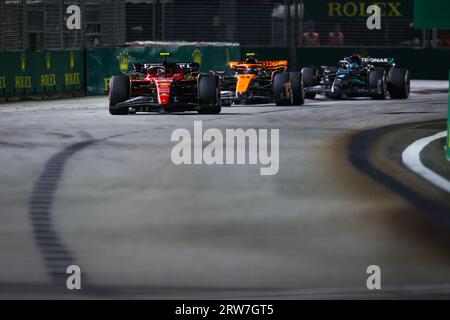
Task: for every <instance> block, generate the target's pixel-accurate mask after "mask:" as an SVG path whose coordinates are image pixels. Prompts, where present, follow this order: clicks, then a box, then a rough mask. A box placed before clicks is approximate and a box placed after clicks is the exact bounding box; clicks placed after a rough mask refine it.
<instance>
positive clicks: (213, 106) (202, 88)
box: [198, 74, 222, 114]
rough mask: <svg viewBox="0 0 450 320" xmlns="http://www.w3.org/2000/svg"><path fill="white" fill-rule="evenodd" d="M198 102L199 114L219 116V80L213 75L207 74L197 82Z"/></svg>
mask: <svg viewBox="0 0 450 320" xmlns="http://www.w3.org/2000/svg"><path fill="white" fill-rule="evenodd" d="M198 101H199V104H200V109H198V113H200V114H219V113H220V111H221V110H222V108H221V107H220V88H219V78H218V77H217V76H216V75H213V74H207V75H203V76H201V77H200V79H199V81H198Z"/></svg>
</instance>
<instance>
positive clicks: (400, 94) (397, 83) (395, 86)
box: [388, 67, 411, 99]
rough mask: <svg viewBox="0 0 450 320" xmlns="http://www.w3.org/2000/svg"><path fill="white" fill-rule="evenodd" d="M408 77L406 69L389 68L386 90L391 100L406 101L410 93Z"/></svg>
mask: <svg viewBox="0 0 450 320" xmlns="http://www.w3.org/2000/svg"><path fill="white" fill-rule="evenodd" d="M410 82H411V79H410V76H409V71H408V70H407V69H400V68H395V67H394V68H391V70H389V74H388V90H389V93H390V94H391V98H393V99H407V98H408V97H409V92H410V88H411V86H410Z"/></svg>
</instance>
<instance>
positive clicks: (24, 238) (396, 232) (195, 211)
mask: <svg viewBox="0 0 450 320" xmlns="http://www.w3.org/2000/svg"><path fill="white" fill-rule="evenodd" d="M447 86H448V84H447V83H446V82H433V81H431V82H424V81H413V83H412V89H413V93H412V94H411V97H410V99H409V100H386V101H372V100H370V99H353V100H341V101H330V100H326V99H320V100H314V101H313V100H307V103H306V104H305V105H304V106H299V107H276V106H274V105H252V106H244V107H241V106H233V107H230V108H224V109H223V111H222V113H221V114H220V115H199V114H197V113H195V112H194V113H184V114H183V113H177V114H136V115H128V116H110V115H109V113H108V111H107V107H106V106H107V98H106V97H87V98H81V99H68V100H53V101H27V102H15V103H3V104H1V105H0V163H1V166H0V181H1V184H0V219H1V220H0V257H1V258H0V297H1V298H80V297H82V298H90V297H97V298H98V297H100V298H153V299H160V298H161V299H165V298H285V299H297V298H330V297H331V298H335V297H338V298H353V297H363V298H371V297H374V298H377V297H380V296H382V297H388V298H389V297H396V298H398V297H406V298H409V297H423V296H425V297H447V298H448V297H450V254H449V249H450V234H449V232H448V228H449V227H450V224H449V223H448V218H446V214H448V215H450V209H449V208H450V204H449V202H450V200H449V198H450V197H449V196H448V194H447V193H445V192H443V191H440V190H439V189H437V188H436V187H433V186H432V185H430V184H429V183H427V182H426V181H424V180H423V179H420V178H419V177H417V176H415V175H414V174H413V173H411V172H410V171H408V170H407V169H406V168H405V167H404V166H402V164H401V163H400V161H399V154H400V153H401V151H402V150H403V149H404V148H405V147H406V146H407V145H408V144H409V143H411V142H413V141H414V140H415V139H419V138H421V137H424V136H427V135H432V134H434V133H436V132H439V131H442V130H445V122H446V117H447V99H448V94H447V88H448V87H447ZM194 120H203V127H204V130H205V129H207V128H217V129H220V130H225V129H226V128H243V129H247V128H255V129H258V128H268V129H272V128H278V129H280V167H279V173H278V174H277V175H274V176H261V175H260V174H259V167H258V166H255V165H234V166H232V165H223V166H220V165H213V166H207V165H195V166H194V165H192V166H183V165H182V166H176V165H174V164H173V163H172V161H171V158H170V154H171V150H172V148H173V146H174V143H173V142H171V140H170V138H171V134H172V132H173V130H175V129H177V128H185V129H188V130H189V131H192V130H193V122H194ZM390 126H391V127H390ZM378 128H385V129H378ZM386 128H387V129H386ZM373 129H377V130H378V131H376V132H375V133H373V134H371V135H370V134H367V132H371V130H373ZM372 132H373V131H372ZM364 134H366V136H363V137H362V136H361V135H364ZM358 138H359V139H362V140H355V139H358ZM441 143H443V141H441ZM399 186H400V187H399ZM417 199H419V200H417ZM71 264H77V265H79V266H80V267H81V270H82V290H81V291H78V292H74V291H68V290H67V289H66V287H65V278H66V276H67V275H66V274H65V268H66V267H67V266H68V265H71ZM373 264H375V265H379V266H380V267H381V271H382V290H381V291H377V292H373V291H369V290H368V289H367V288H366V279H367V277H368V275H367V274H366V268H367V266H369V265H373Z"/></svg>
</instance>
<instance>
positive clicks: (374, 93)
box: [369, 69, 389, 100]
mask: <svg viewBox="0 0 450 320" xmlns="http://www.w3.org/2000/svg"><path fill="white" fill-rule="evenodd" d="M369 90H370V92H371V93H370V97H371V98H372V99H374V100H384V99H386V98H389V92H388V88H387V81H386V71H384V70H383V69H374V70H372V71H370V73H369Z"/></svg>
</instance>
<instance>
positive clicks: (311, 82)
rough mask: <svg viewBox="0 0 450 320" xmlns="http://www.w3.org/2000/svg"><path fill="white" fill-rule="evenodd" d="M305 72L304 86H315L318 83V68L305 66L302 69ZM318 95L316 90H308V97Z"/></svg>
mask: <svg viewBox="0 0 450 320" xmlns="http://www.w3.org/2000/svg"><path fill="white" fill-rule="evenodd" d="M302 74H303V86H304V87H305V88H309V87H314V86H315V85H316V68H313V67H304V68H303V69H302ZM315 97H316V93H315V92H306V93H305V98H306V99H314V98H315Z"/></svg>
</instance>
